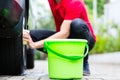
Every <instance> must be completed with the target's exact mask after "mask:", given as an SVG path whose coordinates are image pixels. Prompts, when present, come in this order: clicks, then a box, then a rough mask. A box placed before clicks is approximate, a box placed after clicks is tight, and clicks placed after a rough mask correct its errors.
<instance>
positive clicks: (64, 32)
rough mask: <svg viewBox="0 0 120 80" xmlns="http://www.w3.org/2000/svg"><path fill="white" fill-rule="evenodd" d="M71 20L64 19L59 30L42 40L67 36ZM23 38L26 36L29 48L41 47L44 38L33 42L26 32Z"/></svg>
mask: <svg viewBox="0 0 120 80" xmlns="http://www.w3.org/2000/svg"><path fill="white" fill-rule="evenodd" d="M71 22H72V20H64V21H63V23H62V25H61V28H60V31H59V32H57V33H55V34H53V35H52V36H50V37H48V38H46V39H44V40H47V39H65V38H67V37H68V36H69V34H70V24H71ZM24 38H26V41H27V42H28V44H29V46H30V47H31V48H42V47H43V46H44V40H40V41H37V42H33V41H32V39H31V37H30V35H29V34H27V36H24Z"/></svg>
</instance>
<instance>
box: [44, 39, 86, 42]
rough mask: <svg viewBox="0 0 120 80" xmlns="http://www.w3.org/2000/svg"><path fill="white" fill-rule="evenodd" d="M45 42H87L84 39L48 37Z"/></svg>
mask: <svg viewBox="0 0 120 80" xmlns="http://www.w3.org/2000/svg"><path fill="white" fill-rule="evenodd" d="M45 41H47V42H88V41H87V40H86V39H49V40H45Z"/></svg>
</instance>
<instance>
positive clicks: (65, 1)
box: [48, 0, 96, 39]
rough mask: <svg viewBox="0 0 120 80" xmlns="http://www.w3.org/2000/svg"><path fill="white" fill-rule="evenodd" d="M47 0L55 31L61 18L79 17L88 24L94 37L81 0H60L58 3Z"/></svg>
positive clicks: (59, 24) (58, 28) (58, 27)
mask: <svg viewBox="0 0 120 80" xmlns="http://www.w3.org/2000/svg"><path fill="white" fill-rule="evenodd" d="M48 1H49V4H50V8H51V11H52V14H53V17H54V20H55V25H56V31H59V30H60V26H61V24H62V22H63V20H73V19H75V18H81V19H83V20H84V21H85V22H86V23H87V24H88V26H89V29H90V32H91V33H92V35H93V36H94V39H96V37H95V34H94V32H93V28H92V26H91V23H90V21H89V19H88V14H87V10H86V7H85V4H84V1H83V0H61V2H60V3H59V4H57V3H56V0H48Z"/></svg>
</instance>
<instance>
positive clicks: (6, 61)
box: [0, 35, 25, 75]
mask: <svg viewBox="0 0 120 80" xmlns="http://www.w3.org/2000/svg"><path fill="white" fill-rule="evenodd" d="M24 71H25V66H24V59H23V44H22V35H20V36H19V37H16V38H3V37H1V38H0V74H2V75H19V74H22V73H23V72H24Z"/></svg>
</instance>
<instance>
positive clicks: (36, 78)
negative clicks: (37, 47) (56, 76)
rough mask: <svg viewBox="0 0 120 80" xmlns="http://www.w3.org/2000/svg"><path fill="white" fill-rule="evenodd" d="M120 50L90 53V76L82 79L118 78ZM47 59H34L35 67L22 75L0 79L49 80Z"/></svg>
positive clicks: (0, 79) (119, 72)
mask: <svg viewBox="0 0 120 80" xmlns="http://www.w3.org/2000/svg"><path fill="white" fill-rule="evenodd" d="M119 57H120V52H115V53H108V54H98V55H91V56H90V58H89V64H90V70H91V75H90V76H84V77H83V79H82V80H120V58H119ZM47 66H48V64H47V60H37V61H35V68H34V69H31V70H26V72H25V73H24V75H22V76H4V75H3V76H0V80H50V79H49V77H48V67H47Z"/></svg>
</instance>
